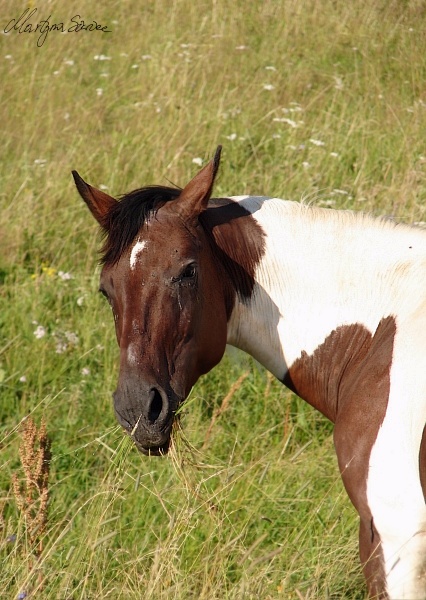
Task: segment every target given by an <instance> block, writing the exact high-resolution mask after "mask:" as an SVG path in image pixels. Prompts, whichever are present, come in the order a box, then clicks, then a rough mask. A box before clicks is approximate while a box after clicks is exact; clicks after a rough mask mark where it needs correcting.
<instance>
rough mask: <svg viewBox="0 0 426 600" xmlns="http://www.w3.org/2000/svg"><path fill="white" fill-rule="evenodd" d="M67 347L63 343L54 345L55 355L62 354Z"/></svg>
mask: <svg viewBox="0 0 426 600" xmlns="http://www.w3.org/2000/svg"><path fill="white" fill-rule="evenodd" d="M67 348H68V345H67V344H66V343H65V342H57V343H56V354H63V353H64V352H66V351H67Z"/></svg>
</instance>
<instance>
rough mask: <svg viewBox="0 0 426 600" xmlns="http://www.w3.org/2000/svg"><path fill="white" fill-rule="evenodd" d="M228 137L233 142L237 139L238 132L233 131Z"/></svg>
mask: <svg viewBox="0 0 426 600" xmlns="http://www.w3.org/2000/svg"><path fill="white" fill-rule="evenodd" d="M226 139H227V140H229V141H230V142H233V141H235V140H236V139H237V134H236V133H231V134H229V135H227V136H226Z"/></svg>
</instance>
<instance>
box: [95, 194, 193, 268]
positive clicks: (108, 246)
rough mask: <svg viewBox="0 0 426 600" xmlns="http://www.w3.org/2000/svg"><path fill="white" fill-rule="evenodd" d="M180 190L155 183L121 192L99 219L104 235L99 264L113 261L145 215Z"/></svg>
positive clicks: (131, 238) (125, 246)
mask: <svg viewBox="0 0 426 600" xmlns="http://www.w3.org/2000/svg"><path fill="white" fill-rule="evenodd" d="M181 191H182V190H181V189H180V188H172V187H166V186H159V185H158V186H149V187H144V188H140V189H138V190H133V191H132V192H129V193H128V194H125V195H123V196H122V197H121V199H120V201H119V202H117V203H116V204H115V205H114V207H113V208H112V210H110V211H109V212H108V214H107V215H106V216H105V218H104V220H103V223H102V226H103V229H104V231H105V232H106V236H107V237H106V239H105V243H104V245H103V248H102V251H101V252H102V256H101V264H103V265H106V264H108V265H113V264H115V263H116V262H117V261H118V259H119V258H120V256H121V255H122V254H123V252H125V251H126V250H127V248H129V246H130V245H131V244H132V242H133V241H134V239H135V238H136V236H137V234H138V232H139V230H140V228H141V227H142V225H143V224H144V223H145V221H146V220H147V218H148V217H149V216H150V215H151V214H153V213H156V212H157V210H158V209H160V208H161V207H162V206H163V205H164V204H166V202H170V201H171V200H175V199H176V198H177V197H178V196H179V194H180V193H181Z"/></svg>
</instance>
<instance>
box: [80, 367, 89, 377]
mask: <svg viewBox="0 0 426 600" xmlns="http://www.w3.org/2000/svg"><path fill="white" fill-rule="evenodd" d="M81 374H82V375H83V377H87V375H90V369H89V368H88V367H83V368H82V369H81Z"/></svg>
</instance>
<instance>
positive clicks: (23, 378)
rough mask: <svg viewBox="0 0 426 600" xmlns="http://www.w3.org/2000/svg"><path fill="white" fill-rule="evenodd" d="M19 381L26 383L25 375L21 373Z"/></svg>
mask: <svg viewBox="0 0 426 600" xmlns="http://www.w3.org/2000/svg"><path fill="white" fill-rule="evenodd" d="M19 381H20V382H21V383H26V382H27V378H26V377H25V375H22V377H20V378H19Z"/></svg>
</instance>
